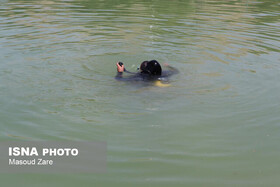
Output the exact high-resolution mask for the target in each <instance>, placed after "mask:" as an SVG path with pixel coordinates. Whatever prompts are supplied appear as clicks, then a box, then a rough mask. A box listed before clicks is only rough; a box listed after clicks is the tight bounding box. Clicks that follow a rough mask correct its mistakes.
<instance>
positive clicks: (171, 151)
mask: <svg viewBox="0 0 280 187" xmlns="http://www.w3.org/2000/svg"><path fill="white" fill-rule="evenodd" d="M0 3H1V4H0V82H1V83H0V140H26V139H28V140H94V141H95V140H97V141H107V143H108V155H107V160H108V166H107V173H105V174H91V175H89V174H87V175H82V174H81V175H75V176H74V175H71V176H69V175H63V174H60V175H52V174H48V175H40V174H25V175H8V174H1V176H0V179H1V181H2V182H1V183H2V184H4V185H5V186H19V185H22V184H25V186H54V185H55V186H66V185H67V186H77V185H83V186H161V187H162V186H213V187H214V186H215V187H217V186H254V187H255V186H279V185H280V180H279V175H280V167H279V163H280V157H279V155H280V148H279V141H280V138H279V133H280V129H279V128H280V126H279V125H280V117H279V114H280V109H279V104H280V83H279V80H280V79H279V77H280V73H279V70H280V64H279V62H280V55H279V52H280V34H279V33H280V11H279V10H280V3H279V1H275V0H255V1H251V0H238V1H237V0H229V1H219V0H211V1H206V0H196V1H195V0H188V1H187V0H186V1H180V0H174V1H167V0H161V1H159V0H153V1H140V0H134V1H131V0H128V1H123V0H119V1H101V0H100V1H96V0H92V1H86V0H80V1H78V0H73V1H72V0H61V1H59V0H55V1H52V0H43V1H32V0H31V1H30V0H28V1H21V0H4V1H3V0H1V1H0ZM149 59H157V60H158V61H159V62H161V63H163V62H168V63H169V64H170V65H172V66H174V67H176V68H178V69H179V70H180V74H179V75H176V76H174V77H172V79H171V80H170V83H171V86H170V87H166V88H159V87H155V86H141V85H133V84H127V83H123V82H118V81H116V80H115V79H114V76H115V73H116V67H115V62H116V61H123V62H124V63H125V65H126V68H127V69H129V70H131V71H134V70H136V68H137V67H138V66H139V64H140V63H141V62H142V61H144V60H149ZM15 178H17V180H15Z"/></svg>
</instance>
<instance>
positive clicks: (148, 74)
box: [116, 60, 179, 84]
mask: <svg viewBox="0 0 280 187" xmlns="http://www.w3.org/2000/svg"><path fill="white" fill-rule="evenodd" d="M116 65H117V71H118V72H117V75H116V79H117V80H123V81H140V80H141V81H166V80H167V78H168V77H169V76H171V75H174V74H177V73H178V72H179V71H178V70H177V69H176V68H174V67H171V66H169V65H168V64H165V67H167V68H168V70H165V71H163V70H162V68H161V65H160V64H159V63H158V61H156V60H151V61H144V62H142V63H141V65H140V68H139V70H140V71H139V72H136V73H133V72H130V71H127V70H126V69H125V67H124V64H123V63H122V62H117V64H116ZM124 72H125V73H128V74H130V75H131V76H128V77H123V73H124ZM156 84H160V82H156Z"/></svg>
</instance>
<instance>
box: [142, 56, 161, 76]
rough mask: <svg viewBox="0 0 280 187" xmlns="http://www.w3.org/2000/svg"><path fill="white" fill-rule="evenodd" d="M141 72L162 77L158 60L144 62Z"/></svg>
mask: <svg viewBox="0 0 280 187" xmlns="http://www.w3.org/2000/svg"><path fill="white" fill-rule="evenodd" d="M140 71H141V73H143V74H148V75H161V66H160V64H159V63H158V62H157V61H156V60H151V61H144V62H142V64H141V66H140Z"/></svg>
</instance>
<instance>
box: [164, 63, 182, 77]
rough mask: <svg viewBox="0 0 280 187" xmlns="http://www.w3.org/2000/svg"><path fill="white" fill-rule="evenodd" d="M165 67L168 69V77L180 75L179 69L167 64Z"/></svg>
mask: <svg viewBox="0 0 280 187" xmlns="http://www.w3.org/2000/svg"><path fill="white" fill-rule="evenodd" d="M164 66H165V67H167V68H168V71H167V75H168V76H170V75H174V74H177V73H179V70H178V69H176V68H174V67H172V66H170V65H169V64H167V63H165V64H164Z"/></svg>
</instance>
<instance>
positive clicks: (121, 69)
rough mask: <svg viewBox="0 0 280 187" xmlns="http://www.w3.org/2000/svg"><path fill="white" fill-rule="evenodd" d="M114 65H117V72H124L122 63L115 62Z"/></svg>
mask: <svg viewBox="0 0 280 187" xmlns="http://www.w3.org/2000/svg"><path fill="white" fill-rule="evenodd" d="M116 65H117V70H118V72H120V73H122V72H124V65H122V66H120V65H119V62H117V64H116Z"/></svg>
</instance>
